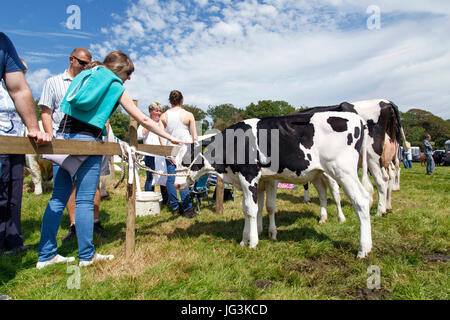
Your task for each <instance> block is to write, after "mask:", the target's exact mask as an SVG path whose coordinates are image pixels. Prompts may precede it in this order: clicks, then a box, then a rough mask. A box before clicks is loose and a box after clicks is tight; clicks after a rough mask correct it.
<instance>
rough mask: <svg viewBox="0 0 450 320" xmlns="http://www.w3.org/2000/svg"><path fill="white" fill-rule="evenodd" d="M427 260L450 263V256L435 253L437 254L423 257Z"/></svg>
mask: <svg viewBox="0 0 450 320" xmlns="http://www.w3.org/2000/svg"><path fill="white" fill-rule="evenodd" d="M423 257H424V259H425V260H427V261H430V262H449V261H450V256H447V255H444V254H441V253H435V254H426V255H424V256H423Z"/></svg>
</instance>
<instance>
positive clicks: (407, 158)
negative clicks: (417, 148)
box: [406, 148, 412, 169]
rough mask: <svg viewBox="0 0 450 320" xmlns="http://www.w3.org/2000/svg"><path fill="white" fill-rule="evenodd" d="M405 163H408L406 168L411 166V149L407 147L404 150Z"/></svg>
mask: <svg viewBox="0 0 450 320" xmlns="http://www.w3.org/2000/svg"><path fill="white" fill-rule="evenodd" d="M406 163H407V164H408V168H409V169H411V168H412V150H411V148H409V149H408V150H406Z"/></svg>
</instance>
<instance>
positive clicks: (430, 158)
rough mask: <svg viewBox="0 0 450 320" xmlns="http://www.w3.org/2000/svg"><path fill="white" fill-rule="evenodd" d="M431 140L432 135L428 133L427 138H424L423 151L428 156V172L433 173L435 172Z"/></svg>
mask: <svg viewBox="0 0 450 320" xmlns="http://www.w3.org/2000/svg"><path fill="white" fill-rule="evenodd" d="M430 141H431V136H430V134H428V133H427V134H426V136H425V140H423V153H424V154H425V156H426V158H427V174H433V172H434V159H433V146H432V145H431V143H430Z"/></svg>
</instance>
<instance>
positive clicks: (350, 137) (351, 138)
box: [347, 133, 353, 146]
mask: <svg viewBox="0 0 450 320" xmlns="http://www.w3.org/2000/svg"><path fill="white" fill-rule="evenodd" d="M352 143H353V135H352V134H351V133H349V134H348V135H347V145H349V146H350V145H351V144H352Z"/></svg>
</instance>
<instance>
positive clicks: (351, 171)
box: [174, 112, 372, 258]
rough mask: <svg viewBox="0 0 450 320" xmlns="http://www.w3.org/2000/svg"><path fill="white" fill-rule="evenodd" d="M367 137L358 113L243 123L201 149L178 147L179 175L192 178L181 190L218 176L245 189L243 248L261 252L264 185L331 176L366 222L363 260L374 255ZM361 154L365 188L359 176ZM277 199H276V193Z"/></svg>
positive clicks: (184, 179) (360, 254) (361, 251)
mask: <svg viewBox="0 0 450 320" xmlns="http://www.w3.org/2000/svg"><path fill="white" fill-rule="evenodd" d="M366 136H367V130H366V125H365V121H364V120H363V119H362V118H361V117H360V116H359V115H358V114H356V113H354V112H319V113H315V114H295V115H290V116H284V117H268V118H262V119H249V120H245V121H241V122H238V123H236V124H234V125H232V126H230V127H229V128H227V129H225V130H224V131H222V132H220V133H218V134H216V135H214V136H213V137H212V138H210V139H207V140H203V141H201V143H194V144H190V145H183V146H179V147H175V148H174V156H175V162H176V165H177V172H179V173H183V172H185V173H186V172H187V177H177V178H176V179H175V186H176V187H177V188H179V189H184V188H186V187H187V186H188V185H189V184H191V183H192V182H193V181H194V180H196V179H198V178H199V177H201V176H203V175H205V174H209V173H215V174H218V175H219V176H220V177H221V178H222V179H224V181H226V182H230V183H232V184H234V185H235V186H236V187H237V188H239V189H242V191H243V200H242V207H243V211H244V215H245V226H244V231H243V239H242V242H241V244H242V245H249V246H250V247H251V248H255V247H256V246H257V244H258V223H257V212H258V187H259V185H260V184H262V183H264V184H266V183H267V184H268V185H273V181H284V182H288V183H296V184H305V183H307V182H309V181H313V180H316V179H317V178H318V177H319V176H321V175H322V173H324V172H325V173H326V174H327V175H329V176H330V177H332V178H333V179H335V180H336V181H337V182H338V183H339V184H340V186H341V187H342V188H343V189H344V192H345V193H346V195H347V196H348V198H349V199H350V200H351V202H352V204H353V206H354V208H355V211H356V214H357V216H358V218H359V221H360V246H359V251H358V257H360V258H363V257H365V256H367V254H368V253H369V252H370V251H371V249H372V236H371V226H370V215H369V207H370V201H371V194H370V191H371V190H372V189H371V184H370V180H369V179H368V176H367V162H366V154H367V152H366V150H367V146H366V140H367V139H366ZM202 147H206V151H204V152H202ZM360 154H361V155H362V163H363V180H362V183H361V181H359V178H358V173H357V167H358V160H359V159H360ZM275 188H276V186H275ZM275 190H276V189H275ZM272 194H273V197H275V196H276V191H275V192H273V193H272ZM272 218H273V217H272Z"/></svg>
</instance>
